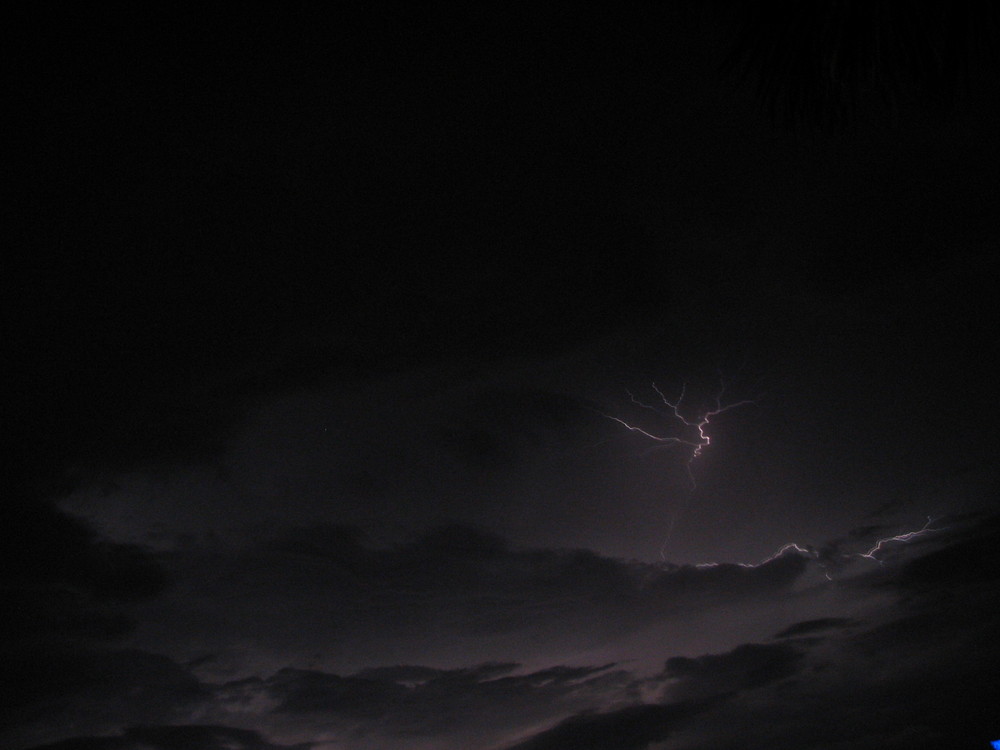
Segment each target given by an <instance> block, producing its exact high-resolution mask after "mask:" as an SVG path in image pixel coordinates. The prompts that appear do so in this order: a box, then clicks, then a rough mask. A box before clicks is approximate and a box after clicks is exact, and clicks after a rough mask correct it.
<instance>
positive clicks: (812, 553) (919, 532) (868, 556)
mask: <svg viewBox="0 0 1000 750" xmlns="http://www.w3.org/2000/svg"><path fill="white" fill-rule="evenodd" d="M934 520H935V519H933V518H931V517H930V516H928V517H927V522H926V523H925V524H924V525H923V526H921V527H920V528H919V529H915V530H914V531H907V532H904V533H902V534H896V535H895V536H887V537H883V538H881V539H878V540H876V542H875V544H873V545H872V546H871V548H870V549H869V550H868V551H867V552H854V553H850V554H846V555H843V556H842V557H841V559H842V560H850V559H852V558H863V559H865V560H872V561H874V562H877V563H878V564H879V565H883V564H884V562H885V561H884V560H880V559H879V558H878V557H877V556H876V554H877V553H878V552H879V551H881V550H882V548H883V547H885V545H887V544H891V543H893V542H899V543H902V544H907V543H909V542H911V541H913V540H914V539H916V538H918V537H922V536H924V535H926V534H933V533H935V532H938V531H945V530H946V529H947V527H945V528H932V527H931V525H932V524H933V523H934ZM788 553H794V554H797V555H802V556H805V557H807V558H809V559H810V560H815V561H817V563H818V564H819V566H820V568H821V569H822V571H823V575H824V576H825V577H826V580H828V581H832V580H833V577H832V576H831V575H830V570H829V568H828V567H827V565H826V563H825V562H824V560H823V557H822V556H821V555H820V554H819V552H817V550H816V549H815V548H814V547H811V546H808V545H807V546H804V547H803V546H802V545H800V544H796V543H795V542H789V543H788V544H785V545H784V546H782V547H781V548H780V549H779V550H778V551H777V552H775V553H774V554H773V555H770V556H768V557H765V558H764V559H763V560H761V561H760V562H758V563H744V562H739V563H733V564H735V565H737V566H738V567H741V568H759V567H762V566H764V565H767V564H768V563H769V562H772V561H774V560H777V559H778V558H779V557H782V556H783V555H785V554H788ZM725 564H726V563H718V562H708V563H699V564H697V565H695V566H694V567H695V568H698V569H703V568H717V567H719V566H721V565H725Z"/></svg>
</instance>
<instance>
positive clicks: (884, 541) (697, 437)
mask: <svg viewBox="0 0 1000 750" xmlns="http://www.w3.org/2000/svg"><path fill="white" fill-rule="evenodd" d="M652 388H653V390H654V391H655V392H656V395H657V396H659V399H660V402H662V406H660V405H653V404H649V403H646V402H644V401H641V400H639V399H638V398H637V397H636V396H635V395H634V394H633V393H632V392H631V391H626V393H628V396H629V399H630V400H631V402H632V403H633V404H635V405H636V406H638V407H640V408H642V409H646V410H649V411H652V412H655V413H656V414H658V415H659V416H661V417H662V418H664V419H665V420H667V421H668V422H669V423H672V424H673V426H674V428H675V429H678V428H679V430H680V432H681V434H680V435H677V434H667V435H664V434H656V433H653V432H650V431H648V430H646V429H643V428H642V427H639V426H637V425H635V424H632V423H630V422H627V421H625V420H624V419H622V418H620V417H616V416H613V415H610V414H603V413H602V415H603V416H604V417H606V418H608V419H610V420H612V421H614V422H617V423H618V424H620V425H622V426H623V427H625V428H626V429H628V430H629V431H630V432H635V433H638V434H639V435H642V436H643V437H646V438H648V439H649V440H652V441H654V443H656V445H655V446H654V447H672V446H686V447H687V448H689V449H690V453H689V454H688V459H687V462H686V465H687V473H688V478H689V479H690V481H691V489H692V490H694V489H695V488H696V487H697V484H696V482H695V478H694V471H693V470H692V463H693V462H694V460H695V459H696V458H698V457H699V456H701V455H702V453H703V451H704V450H705V449H706V448H707V447H708V446H709V445H711V444H712V438H711V435H709V434H708V432H707V428H708V426H709V424H710V423H711V420H712V419H713V418H714V417H717V416H719V415H720V414H724V413H725V412H727V411H730V410H732V409H736V408H738V407H741V406H747V405H756V404H757V402H756V401H753V400H751V399H743V400H741V401H734V402H731V403H728V404H726V403H723V398H724V396H725V392H726V384H725V381H724V380H723V379H722V377H721V376H720V378H719V390H718V392H717V393H716V395H715V396H714V398H713V399H712V406H711V407H710V408H708V409H702V410H701V411H699V412H697V413H696V415H695V416H694V417H688V416H685V410H686V409H685V406H684V398H685V395H686V394H687V384H686V383H685V384H684V385H683V386H682V387H681V391H680V394H679V395H678V397H677V399H676V400H674V401H671V400H670V399H669V398H667V396H666V395H665V394H664V393H663V391H662V390H660V388H658V387H657V385H656V384H655V383H653V384H652ZM664 407H666V408H664ZM688 413H690V412H688ZM684 432H687V433H688V434H687V435H684V434H683V433H684ZM675 520H676V518H675V519H673V520H672V521H671V522H670V527H669V530H668V536H667V540H669V535H670V533H671V532H672V531H673V526H674V521H675ZM932 524H933V520H932V519H931V518H930V517H928V518H927V523H925V524H924V525H923V526H922V527H921V528H919V529H916V530H914V531H907V532H905V533H901V534H896V535H894V536H890V537H884V538H881V539H878V540H876V541H875V543H874V544H873V545H872V546H871V548H870V549H868V550H867V551H865V552H856V553H850V554H845V555H843V556H842V559H845V560H846V559H850V558H864V559H866V560H871V561H873V562H877V563H879V565H881V564H883V560H882V559H881V558H880V557H879V553H880V552H882V551H883V550H884V549H885V548H886V546H887V545H891V544H893V543H900V544H907V543H909V542H911V541H912V540H914V539H916V538H918V537H921V536H924V535H926V534H930V533H932V532H935V531H940V530H941V529H935V528H932V527H931V526H932ZM667 540H665V541H664V543H663V547H661V549H660V556H661V557H663V558H664V560H666V558H665V557H664V548H665V547H666V544H667ZM786 554H797V555H803V556H805V557H808V558H810V559H813V560H817V561H818V562H819V564H820V567H821V568H822V570H823V573H824V575H825V576H826V578H827V580H833V579H832V578H831V576H830V572H829V569H828V568H827V565H826V564H825V563H824V562H823V560H822V559H821V556H820V554H819V552H817V550H816V549H815V548H813V547H811V546H808V545H807V546H802V545H800V544H796V543H795V542H790V543H788V544H785V545H783V546H782V547H781V548H780V549H779V550H778V551H777V552H775V553H774V554H773V555H770V556H769V557H767V558H765V559H763V560H761V561H760V562H758V563H737V565H739V566H740V567H743V568H759V567H761V566H762V565H767V564H768V563H770V562H772V561H774V560H777V559H778V558H780V557H782V556H783V555H786ZM721 564H722V563H717V562H709V563H701V564H699V565H697V566H696V567H698V568H712V567H717V566H719V565H721Z"/></svg>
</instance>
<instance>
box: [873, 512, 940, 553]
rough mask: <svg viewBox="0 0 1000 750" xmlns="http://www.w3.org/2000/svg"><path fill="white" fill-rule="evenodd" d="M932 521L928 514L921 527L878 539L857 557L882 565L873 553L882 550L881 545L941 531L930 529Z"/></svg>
mask: <svg viewBox="0 0 1000 750" xmlns="http://www.w3.org/2000/svg"><path fill="white" fill-rule="evenodd" d="M932 523H933V521H932V520H931V517H930V516H928V517H927V523H925V524H924V525H923V526H922V527H921V528H919V529H917V530H916V531H907V532H906V533H905V534H897V535H896V536H888V537H886V538H884V539H879V540H878V541H877V542H875V544H874V546H873V547H872V548H871V549H870V550H868V551H867V552H860V553H858V557H864V558H865V559H867V560H874V561H875V562H877V563H878V564H879V565H882V564H883V561H882V560H879V559H878V557H876V556H875V555H876V553H878V552H880V551H881V550H882V547H883V546H884V545H886V544H889V543H891V542H904V543H905V542H909V541H911V540H912V539H916V538H917V537H918V536H923V535H924V534H929V533H931V532H933V531H941V529H932V528H931V527H930V526H931V524H932Z"/></svg>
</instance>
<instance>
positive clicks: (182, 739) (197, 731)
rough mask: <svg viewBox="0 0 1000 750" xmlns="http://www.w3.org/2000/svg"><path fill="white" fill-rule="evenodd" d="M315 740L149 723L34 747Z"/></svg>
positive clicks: (58, 749)
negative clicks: (277, 738)
mask: <svg viewBox="0 0 1000 750" xmlns="http://www.w3.org/2000/svg"><path fill="white" fill-rule="evenodd" d="M311 747H313V743H302V744H296V745H275V744H273V743H271V742H268V741H267V740H265V739H264V738H263V737H261V735H260V734H258V733H257V732H252V731H249V730H245V729H235V728H233V727H222V726H212V725H189V726H159V727H158V726H147V727H132V728H129V729H126V730H125V732H124V733H123V734H121V735H120V736H117V737H77V738H74V739H70V740H63V741H61V742H55V743H53V744H49V745H38V746H37V747H35V748H32V750H309V748H311Z"/></svg>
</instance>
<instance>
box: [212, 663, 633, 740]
mask: <svg viewBox="0 0 1000 750" xmlns="http://www.w3.org/2000/svg"><path fill="white" fill-rule="evenodd" d="M612 666H613V665H605V666H597V667H561V666H557V667H552V668H548V669H544V670H538V671H536V672H530V673H527V674H511V673H512V672H514V671H515V670H518V667H519V665H517V664H482V665H479V666H475V667H468V668H462V669H452V670H442V669H432V668H427V667H419V666H412V667H407V666H400V667H391V668H386V669H378V670H363V671H362V672H359V673H357V674H355V675H350V676H340V675H336V674H330V673H323V672H316V671H311V670H301V669H283V670H281V671H279V672H278V673H276V674H274V675H272V676H271V677H269V678H266V679H264V680H259V681H252V682H249V681H243V682H241V683H238V684H234V685H231V686H228V687H227V686H222V687H221V688H220V689H219V692H220V695H227V692H228V695H229V698H228V699H229V700H232V697H233V696H234V695H236V694H242V695H243V696H244V698H245V697H247V696H250V695H253V694H255V693H257V694H263V695H266V696H268V697H269V698H270V699H271V700H273V701H276V706H275V708H274V709H273V710H274V713H275V714H278V715H281V714H284V715H287V716H289V717H290V718H292V719H294V718H295V717H296V716H299V717H305V720H307V721H313V722H315V721H339V722H341V723H343V724H345V725H349V723H348V722H349V721H355V722H356V721H359V720H360V721H363V722H364V724H363V725H362V726H366V727H367V729H366V730H365V731H366V732H369V733H373V732H375V731H376V730H377V731H379V732H382V733H386V734H397V735H401V736H402V735H406V736H411V737H414V736H421V737H435V736H439V737H447V736H448V735H449V734H450V733H452V732H457V733H459V734H466V733H469V732H470V731H471V730H473V729H474V728H475V727H477V726H478V727H483V728H487V727H488V728H489V729H490V731H496V730H497V729H499V728H501V727H504V726H511V725H514V724H521V725H530V724H531V723H532V722H534V721H538V720H544V719H545V718H548V717H550V716H552V715H553V714H559V713H566V712H567V711H572V710H574V709H576V708H579V707H581V706H586V705H588V704H589V703H593V702H598V703H600V702H601V701H603V700H605V699H606V697H607V696H609V695H610V696H614V695H616V694H617V693H619V692H620V691H622V689H623V688H625V687H626V686H627V685H629V683H630V682H631V677H630V675H629V674H628V673H627V672H624V671H622V670H611V667H612Z"/></svg>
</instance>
